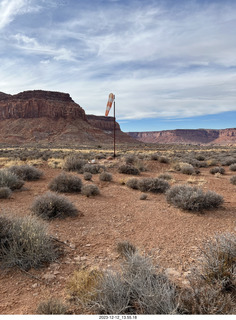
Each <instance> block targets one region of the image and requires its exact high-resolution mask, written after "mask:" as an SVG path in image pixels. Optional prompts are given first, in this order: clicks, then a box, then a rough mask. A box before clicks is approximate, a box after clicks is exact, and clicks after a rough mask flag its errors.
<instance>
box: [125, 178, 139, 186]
mask: <svg viewBox="0 0 236 320" xmlns="http://www.w3.org/2000/svg"><path fill="white" fill-rule="evenodd" d="M126 185H127V187H129V188H131V189H138V179H137V178H130V179H129V180H128V181H127V182H126Z"/></svg>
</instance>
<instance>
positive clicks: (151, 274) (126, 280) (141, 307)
mask: <svg viewBox="0 0 236 320" xmlns="http://www.w3.org/2000/svg"><path fill="white" fill-rule="evenodd" d="M96 293H97V294H96V295H95V298H94V299H92V301H91V303H90V305H92V306H93V307H94V311H95V312H96V313H99V314H174V313H176V310H177V301H176V287H175V285H174V284H173V283H172V282H170V280H169V279H168V278H167V276H165V275H164V274H163V273H161V271H160V270H159V269H156V268H154V266H153V265H152V262H151V259H150V258H149V257H143V256H141V255H139V253H136V252H135V253H132V254H128V255H125V259H124V261H123V263H122V264H121V271H120V272H112V271H107V272H105V273H104V276H103V278H102V281H101V282H100V283H99V286H98V287H97V290H96Z"/></svg>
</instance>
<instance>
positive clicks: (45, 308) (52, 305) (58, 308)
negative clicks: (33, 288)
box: [36, 298, 68, 314]
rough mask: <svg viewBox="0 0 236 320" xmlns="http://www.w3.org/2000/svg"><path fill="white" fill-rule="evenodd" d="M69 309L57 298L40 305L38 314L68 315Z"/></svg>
mask: <svg viewBox="0 0 236 320" xmlns="http://www.w3.org/2000/svg"><path fill="white" fill-rule="evenodd" d="M67 313H68V307H67V306H66V305H65V304H64V303H63V302H62V301H61V300H59V299H57V298H50V299H48V300H46V301H43V302H41V303H40V304H39V305H38V308H37V310H36V314H67Z"/></svg>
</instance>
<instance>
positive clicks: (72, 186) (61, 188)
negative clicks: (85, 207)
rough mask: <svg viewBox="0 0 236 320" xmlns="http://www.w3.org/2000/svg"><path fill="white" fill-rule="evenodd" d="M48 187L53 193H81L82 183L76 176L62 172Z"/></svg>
mask: <svg viewBox="0 0 236 320" xmlns="http://www.w3.org/2000/svg"><path fill="white" fill-rule="evenodd" d="M48 187H49V189H50V190H51V191H58V192H80V191H81V188H82V181H81V179H80V178H79V177H77V176H75V175H72V174H68V173H65V172H62V173H60V174H59V175H58V176H57V177H55V178H54V179H53V180H52V181H51V182H50V184H49V186H48Z"/></svg>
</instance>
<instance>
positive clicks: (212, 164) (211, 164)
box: [207, 159, 218, 167]
mask: <svg viewBox="0 0 236 320" xmlns="http://www.w3.org/2000/svg"><path fill="white" fill-rule="evenodd" d="M217 164H218V161H217V160H216V159H209V160H207V165H208V166H209V167H210V166H216V165H217Z"/></svg>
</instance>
